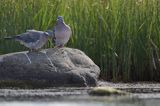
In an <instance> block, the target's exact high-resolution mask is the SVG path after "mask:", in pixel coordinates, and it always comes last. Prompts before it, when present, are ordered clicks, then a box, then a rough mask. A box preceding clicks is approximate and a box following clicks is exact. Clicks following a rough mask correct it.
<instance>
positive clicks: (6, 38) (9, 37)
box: [4, 37, 15, 40]
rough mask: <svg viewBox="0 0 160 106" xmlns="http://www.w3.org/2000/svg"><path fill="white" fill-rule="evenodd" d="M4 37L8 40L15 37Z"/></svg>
mask: <svg viewBox="0 0 160 106" xmlns="http://www.w3.org/2000/svg"><path fill="white" fill-rule="evenodd" d="M4 39H7V40H10V39H15V37H4Z"/></svg>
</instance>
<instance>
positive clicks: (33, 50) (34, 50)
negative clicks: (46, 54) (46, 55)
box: [29, 49, 41, 53]
mask: <svg viewBox="0 0 160 106" xmlns="http://www.w3.org/2000/svg"><path fill="white" fill-rule="evenodd" d="M40 50H41V49H30V50H29V53H31V52H40Z"/></svg>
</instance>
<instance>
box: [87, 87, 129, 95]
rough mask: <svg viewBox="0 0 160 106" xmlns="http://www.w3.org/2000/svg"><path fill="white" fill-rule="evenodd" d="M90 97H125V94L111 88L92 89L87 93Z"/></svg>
mask: <svg viewBox="0 0 160 106" xmlns="http://www.w3.org/2000/svg"><path fill="white" fill-rule="evenodd" d="M89 94H90V95H96V96H109V95H126V94H127V92H124V91H121V90H118V89H115V88H111V87H94V88H92V89H91V91H90V92H89Z"/></svg>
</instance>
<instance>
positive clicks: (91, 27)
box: [0, 0, 160, 81]
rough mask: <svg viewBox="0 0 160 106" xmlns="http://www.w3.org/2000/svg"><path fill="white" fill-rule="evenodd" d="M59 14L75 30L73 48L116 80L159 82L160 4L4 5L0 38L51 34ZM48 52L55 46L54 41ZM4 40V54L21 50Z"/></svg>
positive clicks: (8, 0)
mask: <svg viewBox="0 0 160 106" xmlns="http://www.w3.org/2000/svg"><path fill="white" fill-rule="evenodd" d="M58 15H62V16H64V19H65V21H66V23H67V24H69V25H70V26H71V28H72V32H73V34H72V35H73V36H72V38H71V40H70V41H69V44H68V46H69V47H74V48H78V49H81V50H83V51H84V52H85V53H86V54H87V55H89V57H91V58H92V59H93V60H94V62H95V63H96V64H97V65H99V66H100V68H101V70H102V72H101V78H103V79H106V80H112V81H133V80H134V81H136V80H154V81H160V79H159V77H160V61H159V55H160V52H159V48H160V1H159V0H0V39H1V38H3V37H4V36H7V35H15V34H19V33H23V32H25V30H26V29H37V30H46V29H52V28H53V25H54V24H55V21H56V17H57V16H58ZM45 47H51V41H49V42H48V44H47V45H46V46H45ZM22 50H25V48H24V47H23V46H21V45H19V44H18V43H16V42H14V41H4V40H3V39H1V40H0V52H1V53H8V52H15V51H22Z"/></svg>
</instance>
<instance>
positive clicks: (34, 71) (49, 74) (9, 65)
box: [0, 48, 100, 88]
mask: <svg viewBox="0 0 160 106" xmlns="http://www.w3.org/2000/svg"><path fill="white" fill-rule="evenodd" d="M99 73H100V69H99V67H98V66H97V65H96V64H95V63H94V62H93V61H92V60H91V59H90V58H89V57H88V56H86V55H85V54H84V53H83V52H82V51H80V50H78V49H71V48H59V49H58V48H57V49H53V48H51V49H46V50H43V51H41V52H30V53H28V52H27V51H24V52H17V53H10V54H5V55H1V56H0V87H1V88H2V87H5V86H7V87H14V86H16V87H23V85H24V87H59V86H69V87H74V86H96V84H97V78H98V76H99Z"/></svg>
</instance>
